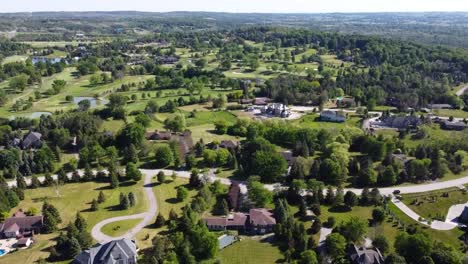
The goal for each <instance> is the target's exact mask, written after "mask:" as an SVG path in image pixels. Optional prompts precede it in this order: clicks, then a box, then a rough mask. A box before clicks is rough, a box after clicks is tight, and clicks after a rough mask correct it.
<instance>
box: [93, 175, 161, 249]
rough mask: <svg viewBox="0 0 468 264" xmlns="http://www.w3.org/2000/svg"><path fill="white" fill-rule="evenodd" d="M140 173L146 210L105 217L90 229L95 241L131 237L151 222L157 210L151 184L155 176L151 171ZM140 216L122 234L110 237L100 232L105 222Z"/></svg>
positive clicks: (102, 241) (101, 241)
mask: <svg viewBox="0 0 468 264" xmlns="http://www.w3.org/2000/svg"><path fill="white" fill-rule="evenodd" d="M142 173H143V174H144V176H145V181H144V186H143V190H144V191H145V194H146V198H147V200H148V205H149V208H148V211H146V212H145V213H141V214H134V215H124V216H118V217H113V218H109V219H105V220H103V221H101V222H99V223H97V224H96V225H95V226H94V227H93V229H92V230H91V235H92V237H93V238H94V239H95V240H96V241H98V242H100V243H104V242H108V241H110V240H115V239H121V238H128V239H133V238H134V237H135V236H136V234H137V233H139V232H140V231H141V230H142V229H143V228H145V227H146V226H148V225H150V224H152V222H153V219H154V218H155V216H156V213H157V212H158V204H157V202H156V197H155V196H154V193H153V185H152V183H151V180H152V179H153V176H155V175H156V174H155V173H153V172H151V171H142ZM140 218H141V219H142V221H141V222H140V223H138V224H137V225H136V226H135V227H133V228H132V229H130V230H129V231H128V232H127V233H125V234H123V235H122V236H119V237H111V236H108V235H106V234H104V233H102V232H101V229H102V227H103V226H105V225H107V224H110V223H113V222H118V221H123V220H131V219H140Z"/></svg>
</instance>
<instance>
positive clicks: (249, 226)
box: [203, 208, 276, 234]
mask: <svg viewBox="0 0 468 264" xmlns="http://www.w3.org/2000/svg"><path fill="white" fill-rule="evenodd" d="M203 221H204V222H205V224H206V226H207V227H208V229H209V230H211V231H222V230H237V231H240V232H248V233H251V234H266V233H271V232H273V228H274V227H275V225H276V219H275V218H274V217H273V212H272V211H270V210H268V209H264V208H253V209H250V211H249V213H248V214H245V213H234V214H231V215H229V216H227V217H225V216H218V217H206V218H204V219H203Z"/></svg>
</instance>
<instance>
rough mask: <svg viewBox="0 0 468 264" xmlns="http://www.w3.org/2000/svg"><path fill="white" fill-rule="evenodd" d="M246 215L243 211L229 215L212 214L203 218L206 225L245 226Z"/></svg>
mask: <svg viewBox="0 0 468 264" xmlns="http://www.w3.org/2000/svg"><path fill="white" fill-rule="evenodd" d="M247 218H248V215H246V214H244V213H234V214H232V215H229V216H227V217H226V216H213V217H206V218H203V221H204V222H205V224H206V225H207V226H223V227H229V226H245V224H246V222H247Z"/></svg>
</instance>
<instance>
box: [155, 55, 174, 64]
mask: <svg viewBox="0 0 468 264" xmlns="http://www.w3.org/2000/svg"><path fill="white" fill-rule="evenodd" d="M154 60H155V62H156V63H157V64H176V63H177V62H178V61H179V58H178V57H175V56H157V57H155V58H154Z"/></svg>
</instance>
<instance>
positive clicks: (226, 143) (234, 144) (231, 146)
mask: <svg viewBox="0 0 468 264" xmlns="http://www.w3.org/2000/svg"><path fill="white" fill-rule="evenodd" d="M239 145H240V144H239V142H238V141H234V140H222V141H221V143H219V146H220V147H221V148H225V149H228V150H235V149H237V148H238V147H239Z"/></svg>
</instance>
